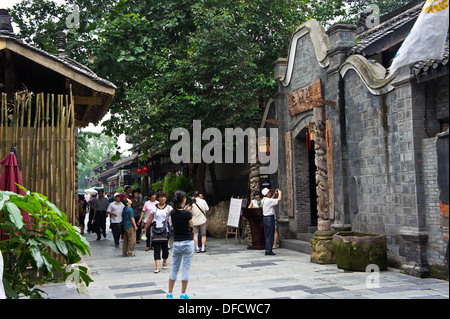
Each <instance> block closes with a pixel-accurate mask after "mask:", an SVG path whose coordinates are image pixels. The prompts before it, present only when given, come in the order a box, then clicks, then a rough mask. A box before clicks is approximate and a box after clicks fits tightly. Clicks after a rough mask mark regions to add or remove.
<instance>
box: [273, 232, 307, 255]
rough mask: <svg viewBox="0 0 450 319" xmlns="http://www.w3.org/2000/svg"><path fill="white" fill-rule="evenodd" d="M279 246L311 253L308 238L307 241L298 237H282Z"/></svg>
mask: <svg viewBox="0 0 450 319" xmlns="http://www.w3.org/2000/svg"><path fill="white" fill-rule="evenodd" d="M311 237H312V236H311ZM280 248H285V249H289V250H294V251H298V252H300V253H304V254H311V246H310V244H309V239H308V240H307V241H306V240H299V239H282V240H280Z"/></svg>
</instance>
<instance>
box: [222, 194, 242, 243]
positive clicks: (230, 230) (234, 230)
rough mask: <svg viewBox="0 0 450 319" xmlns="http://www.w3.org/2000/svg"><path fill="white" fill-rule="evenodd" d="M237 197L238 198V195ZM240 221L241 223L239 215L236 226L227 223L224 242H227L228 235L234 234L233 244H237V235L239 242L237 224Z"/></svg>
mask: <svg viewBox="0 0 450 319" xmlns="http://www.w3.org/2000/svg"><path fill="white" fill-rule="evenodd" d="M231 198H234V197H231ZM238 199H239V197H238ZM230 205H231V203H230ZM240 223H241V217H239V222H238V224H237V225H238V227H235V226H230V225H227V233H226V235H225V244H226V243H227V242H228V235H234V236H235V238H234V245H235V246H237V240H238V237H239V244H240V243H241V236H240V232H239V225H240Z"/></svg>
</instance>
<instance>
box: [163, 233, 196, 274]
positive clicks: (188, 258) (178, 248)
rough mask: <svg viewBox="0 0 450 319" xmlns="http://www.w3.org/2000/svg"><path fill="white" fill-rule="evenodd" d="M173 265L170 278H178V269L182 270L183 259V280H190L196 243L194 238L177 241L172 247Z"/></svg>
mask: <svg viewBox="0 0 450 319" xmlns="http://www.w3.org/2000/svg"><path fill="white" fill-rule="evenodd" d="M172 249H173V250H172V251H173V252H172V257H173V265H172V271H171V272H170V275H169V279H170V280H173V281H175V280H177V275H178V271H179V270H180V265H181V261H182V260H183V273H182V276H181V280H182V281H188V280H189V270H190V268H191V262H192V257H193V256H194V253H195V244H194V241H193V240H185V241H175V242H173V247H172Z"/></svg>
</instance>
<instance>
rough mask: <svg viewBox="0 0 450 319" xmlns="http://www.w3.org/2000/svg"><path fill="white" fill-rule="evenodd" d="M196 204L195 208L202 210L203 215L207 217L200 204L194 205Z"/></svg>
mask: <svg viewBox="0 0 450 319" xmlns="http://www.w3.org/2000/svg"><path fill="white" fill-rule="evenodd" d="M194 204H195V206H197V207H198V209H200V211H201V212H202V214H203V215H204V216H205V217H206V214H205V212H204V211H203V209H201V208H200V206H198V204H197V203H194Z"/></svg>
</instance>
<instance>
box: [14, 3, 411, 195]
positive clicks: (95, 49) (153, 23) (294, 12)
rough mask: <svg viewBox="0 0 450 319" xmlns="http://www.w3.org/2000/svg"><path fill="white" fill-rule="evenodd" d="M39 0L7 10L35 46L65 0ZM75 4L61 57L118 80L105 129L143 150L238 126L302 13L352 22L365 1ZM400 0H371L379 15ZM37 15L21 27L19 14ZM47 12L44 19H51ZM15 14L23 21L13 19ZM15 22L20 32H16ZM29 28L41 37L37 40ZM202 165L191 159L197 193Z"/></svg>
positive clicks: (250, 113) (59, 20) (260, 99)
mask: <svg viewBox="0 0 450 319" xmlns="http://www.w3.org/2000/svg"><path fill="white" fill-rule="evenodd" d="M49 2H50V1H44V0H39V1H36V2H35V3H34V4H32V5H30V1H24V2H22V3H21V4H19V5H17V6H15V7H14V10H13V12H14V15H13V18H14V21H16V22H17V21H19V25H20V28H21V34H20V36H21V37H25V38H26V39H27V40H28V41H35V43H36V44H38V46H40V47H43V48H44V49H45V48H47V47H48V46H51V45H53V46H54V40H53V41H50V40H49V37H53V38H55V37H56V32H54V34H53V35H52V34H49V33H50V32H51V31H53V30H56V29H57V28H60V29H64V28H65V27H64V26H62V25H63V23H64V21H65V17H66V16H67V14H68V12H69V11H68V7H67V5H61V6H57V5H50V4H49ZM67 2H68V4H78V5H79V7H80V11H81V15H80V28H78V29H71V30H69V32H68V51H69V52H68V54H69V55H70V56H72V57H74V58H75V59H77V60H79V61H80V62H82V63H86V64H88V66H89V67H91V68H92V69H93V70H94V71H96V72H97V73H98V74H99V75H100V76H102V77H105V78H107V79H109V80H111V81H112V82H114V83H115V84H116V85H117V86H118V89H117V92H116V96H115V98H114V100H113V103H112V104H111V107H110V109H111V114H112V116H111V118H110V119H109V120H107V121H105V122H104V125H105V126H106V128H107V132H108V134H110V135H115V136H119V135H120V134H126V135H127V136H128V137H130V138H131V140H132V141H133V143H134V144H138V145H140V146H141V150H142V151H144V152H150V153H152V152H154V151H156V150H160V149H161V148H168V147H170V145H171V142H170V141H169V134H170V132H171V131H172V130H173V129H174V128H178V127H183V128H186V129H188V130H192V121H193V120H194V119H195V120H201V121H202V123H204V124H205V125H206V126H207V127H217V128H219V129H223V128H225V127H237V126H241V127H247V126H249V125H251V123H252V121H256V122H257V121H258V120H260V118H261V113H262V112H261V111H262V109H263V107H264V102H265V99H266V98H267V97H269V96H271V95H272V94H273V93H274V92H275V88H276V87H275V86H276V83H275V81H273V78H272V74H273V62H275V60H276V59H277V58H279V57H283V56H287V53H288V52H287V50H288V44H289V41H290V37H291V35H292V33H293V32H294V31H295V29H296V28H297V27H298V26H299V25H301V24H302V23H303V22H305V21H306V20H308V19H311V18H316V19H317V20H318V21H319V22H321V23H322V24H325V25H329V24H331V23H333V22H338V21H353V22H356V21H357V17H358V16H359V13H360V12H363V11H365V7H366V6H367V4H368V3H369V1H367V0H352V1H343V0H330V1H305V0H116V1H112V0H105V1H98V0H96V1H86V0H68V1H67ZM404 2H405V1H397V0H395V1H394V0H382V1H375V3H376V4H378V5H379V6H380V8H381V12H382V13H384V12H386V11H388V10H392V9H395V8H396V7H397V6H399V5H401V4H403V3H404ZM33 15H35V16H39V17H40V16H42V17H44V18H46V19H47V20H45V21H46V22H45V23H43V24H42V26H40V25H39V24H37V23H34V24H33V23H30V24H29V25H27V24H26V22H23V20H25V19H24V18H30V17H33ZM50 17H51V18H50ZM21 21H22V22H21ZM22 28H23V31H22ZM37 34H42V38H41V37H37V36H36V35H37ZM205 169H206V165H205V163H200V164H190V172H191V176H192V178H193V181H194V186H195V188H197V189H199V190H201V191H202V190H203V187H204V183H203V181H204V177H205Z"/></svg>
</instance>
